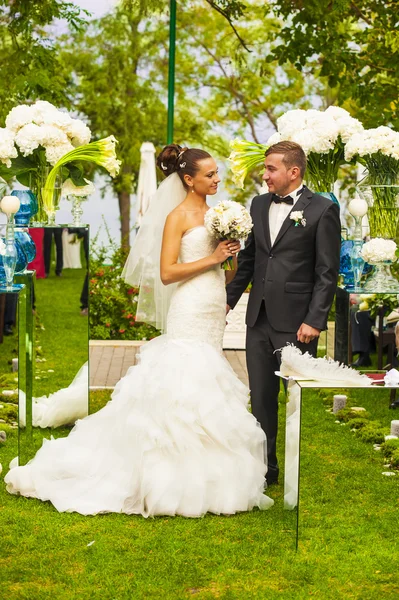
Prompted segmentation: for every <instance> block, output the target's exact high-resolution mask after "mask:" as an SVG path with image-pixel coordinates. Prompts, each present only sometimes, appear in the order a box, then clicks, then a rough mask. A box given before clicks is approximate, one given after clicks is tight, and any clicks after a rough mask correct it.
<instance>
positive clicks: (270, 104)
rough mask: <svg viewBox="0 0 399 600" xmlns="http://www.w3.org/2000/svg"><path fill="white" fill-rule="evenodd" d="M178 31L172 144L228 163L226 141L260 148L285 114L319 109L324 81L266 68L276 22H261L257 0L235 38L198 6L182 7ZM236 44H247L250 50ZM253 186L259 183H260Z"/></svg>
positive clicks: (199, 1)
mask: <svg viewBox="0 0 399 600" xmlns="http://www.w3.org/2000/svg"><path fill="white" fill-rule="evenodd" d="M194 15H195V18H194ZM177 27H178V44H177V49H176V50H177V55H176V65H177V68H176V96H177V97H176V116H175V123H176V136H177V138H176V139H188V140H189V142H190V143H191V144H193V143H194V142H197V143H198V144H200V145H201V146H204V147H206V148H208V149H209V150H211V151H212V152H215V153H216V155H219V156H223V157H225V158H226V157H227V156H228V154H229V147H228V140H229V139H232V138H234V137H236V136H239V137H245V138H247V139H252V140H253V141H256V142H262V143H265V142H266V141H267V139H268V137H269V136H270V135H271V134H272V133H273V132H274V131H275V127H276V121H277V118H278V117H279V116H280V115H281V114H282V113H283V112H285V111H286V110H288V109H290V108H293V107H297V108H310V107H312V106H313V105H314V103H315V102H318V103H319V104H321V96H322V95H323V94H324V91H325V85H324V83H323V82H322V81H320V80H317V79H316V78H315V77H313V76H312V75H310V74H308V73H306V72H303V73H301V72H299V71H298V70H297V69H296V68H295V66H294V65H291V64H290V63H286V64H284V65H279V64H278V62H277V61H274V62H271V63H267V64H265V60H264V55H265V52H268V51H271V49H272V44H273V40H274V39H275V36H276V35H277V33H278V32H279V31H280V30H281V23H280V21H279V20H278V19H277V18H276V17H274V16H273V15H269V16H266V17H265V14H264V3H263V2H261V1H260V0H259V1H253V2H252V3H251V5H248V6H247V8H246V20H245V22H244V21H242V20H241V21H239V22H238V23H237V27H236V29H237V33H238V36H239V37H237V35H236V34H235V32H234V31H233V30H232V29H231V27H230V26H229V24H228V23H227V21H226V20H225V18H224V17H223V15H220V14H218V13H217V12H215V11H213V10H211V9H210V8H208V9H207V8H206V6H204V2H203V0H191V1H190V2H187V3H186V4H185V5H184V7H181V9H180V10H179V11H178V13H177ZM239 38H241V39H245V41H246V45H247V47H248V49H249V50H250V52H248V51H247V50H246V49H245V48H244V47H243V46H242V44H241V42H240V40H239ZM189 113H194V114H195V119H193V117H191V118H190V117H189ZM190 123H191V124H192V125H191V128H190V137H189V138H188V136H187V135H185V134H186V132H187V127H188V125H189V124H190ZM194 125H196V128H195V127H194ZM180 136H181V137H180ZM254 182H255V183H257V184H259V183H260V178H259V177H255V179H254ZM228 187H230V189H231V191H232V193H234V198H235V199H245V198H247V197H248V195H250V194H251V193H252V192H253V191H254V190H253V188H252V189H251V188H247V189H246V191H245V192H244V193H242V194H241V193H240V192H238V191H237V188H236V187H233V185H230V184H229V183H228ZM233 190H234V191H233Z"/></svg>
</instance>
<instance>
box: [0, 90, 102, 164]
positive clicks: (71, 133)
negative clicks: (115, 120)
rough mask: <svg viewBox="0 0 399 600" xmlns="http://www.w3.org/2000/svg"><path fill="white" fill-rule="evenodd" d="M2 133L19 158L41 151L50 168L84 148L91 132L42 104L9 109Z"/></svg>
mask: <svg viewBox="0 0 399 600" xmlns="http://www.w3.org/2000/svg"><path fill="white" fill-rule="evenodd" d="M6 129H7V131H8V132H9V134H10V135H11V136H12V137H13V140H14V144H15V146H16V147H17V148H18V149H19V151H20V153H21V154H22V156H30V155H31V154H32V153H33V152H34V151H35V150H36V149H37V148H39V147H42V148H43V149H44V150H45V153H46V159H47V161H48V162H49V163H50V164H51V165H55V163H56V162H57V161H58V160H59V159H60V158H61V157H62V156H63V155H64V154H66V153H67V152H70V151H71V150H73V149H74V148H76V147H78V146H83V145H85V144H88V143H89V142H90V138H91V131H90V129H89V128H88V127H87V125H86V124H85V123H83V121H81V120H80V119H73V118H72V117H70V116H69V115H68V114H67V113H65V112H62V111H60V110H58V109H57V108H56V107H55V106H53V104H50V102H44V101H42V100H38V101H37V102H36V103H35V104H32V105H31V106H28V105H26V104H23V105H21V106H16V107H15V108H13V109H12V110H11V111H10V112H9V114H8V115H7V117H6ZM12 158H16V156H15V148H14V151H11V153H10V154H9V157H8V159H9V160H10V159H12ZM1 160H2V161H3V162H5V161H4V159H3V158H2V159H1ZM5 164H7V163H6V162H5ZM8 166H9V165H8Z"/></svg>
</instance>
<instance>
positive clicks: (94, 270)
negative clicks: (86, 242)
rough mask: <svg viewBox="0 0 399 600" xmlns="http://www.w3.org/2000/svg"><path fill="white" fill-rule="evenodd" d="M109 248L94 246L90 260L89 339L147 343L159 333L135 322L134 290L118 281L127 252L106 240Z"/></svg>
mask: <svg viewBox="0 0 399 600" xmlns="http://www.w3.org/2000/svg"><path fill="white" fill-rule="evenodd" d="M110 245H111V250H112V255H111V257H110V259H109V260H110V262H111V264H104V262H105V260H106V259H107V256H108V254H109V248H105V247H104V246H101V247H95V250H94V252H93V253H92V256H91V257H90V281H89V293H90V312H89V319H90V321H89V326H90V339H92V340H150V339H152V338H154V337H157V336H158V335H160V333H161V332H160V331H158V330H157V329H155V328H154V327H151V325H147V324H146V323H140V322H138V321H136V311H137V301H138V289H137V288H134V287H132V286H130V285H128V284H126V283H125V282H124V280H123V279H122V278H121V274H122V270H123V266H124V264H125V261H126V258H127V255H128V252H127V250H125V249H123V248H118V247H116V246H115V245H114V244H112V241H111V240H110Z"/></svg>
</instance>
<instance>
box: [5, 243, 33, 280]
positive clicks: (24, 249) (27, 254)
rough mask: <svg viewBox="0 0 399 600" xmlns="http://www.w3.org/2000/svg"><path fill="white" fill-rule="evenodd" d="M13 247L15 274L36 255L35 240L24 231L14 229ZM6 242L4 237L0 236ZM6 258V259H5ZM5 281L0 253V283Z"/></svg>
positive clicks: (23, 268)
mask: <svg viewBox="0 0 399 600" xmlns="http://www.w3.org/2000/svg"><path fill="white" fill-rule="evenodd" d="M14 235H15V241H14V243H15V249H16V253H17V257H16V258H17V260H16V265H15V274H19V273H23V272H24V271H25V269H26V267H27V265H28V263H30V262H31V261H32V260H33V259H34V258H35V256H36V246H35V242H34V241H33V240H32V238H31V237H30V235H29V233H26V232H25V231H15V233H14ZM2 239H3V242H4V243H6V239H5V238H2ZM6 260H7V259H6ZM5 281H6V272H5V268H4V257H3V256H1V255H0V283H4V282H5Z"/></svg>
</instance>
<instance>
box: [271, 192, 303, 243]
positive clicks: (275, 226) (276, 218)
mask: <svg viewBox="0 0 399 600" xmlns="http://www.w3.org/2000/svg"><path fill="white" fill-rule="evenodd" d="M302 191H303V183H301V185H300V186H299V187H297V188H296V189H295V190H294V191H293V192H291V193H290V194H287V196H291V198H292V199H293V201H294V205H295V203H296V201H297V200H298V198H299V196H300V195H301V193H302ZM298 192H301V193H300V194H298ZM284 198H286V196H284ZM292 210H293V205H292V204H285V203H284V202H280V203H279V204H276V203H275V202H271V204H270V208H269V229H270V241H271V243H272V246H273V244H274V242H275V240H276V237H277V236H278V232H279V231H280V229H281V225H282V224H283V223H284V221H285V219H286V218H287V217H288V215H289V214H290V212H291V211H292Z"/></svg>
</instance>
